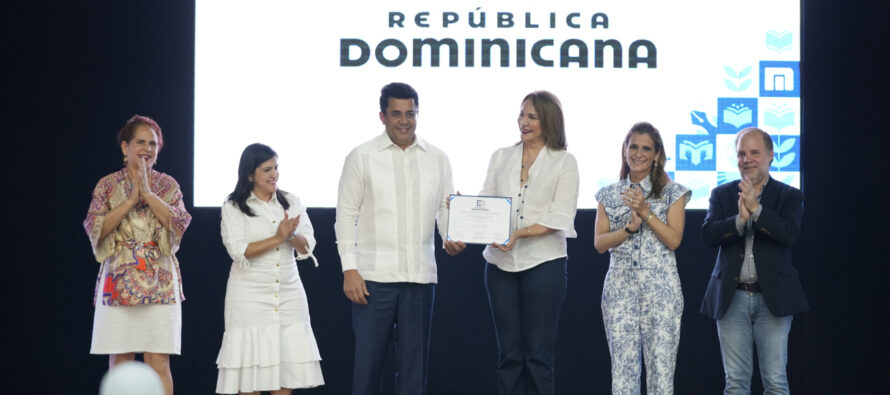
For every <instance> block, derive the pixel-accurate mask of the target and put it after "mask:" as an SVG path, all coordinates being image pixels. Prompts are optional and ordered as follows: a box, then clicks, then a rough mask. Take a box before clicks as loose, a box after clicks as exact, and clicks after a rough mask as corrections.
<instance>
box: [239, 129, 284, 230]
mask: <svg viewBox="0 0 890 395" xmlns="http://www.w3.org/2000/svg"><path fill="white" fill-rule="evenodd" d="M277 157H278V154H276V153H275V151H273V150H272V148H271V147H269V146H268V145H265V144H260V143H254V144H251V145H248V146H247V147H246V148H244V152H241V162H239V163H238V182H237V183H235V190H234V191H232V193H230V194H229V197H228V200H229V201H232V202H235V204H237V205H238V208H240V209H241V211H242V212H243V213H244V214H247V215H248V216H251V217H256V214H254V213H253V210H251V209H250V207H249V206H248V205H247V198H249V197H250V193H251V192H253V182H252V181H250V176H251V175H253V173H254V172H256V169H257V168H258V167H260V165H261V164H263V162H265V161H267V160H269V159H272V158H277ZM275 197H276V198H278V203H281V206H283V207H284V209H285V210H287V209H288V208H290V203H288V202H287V199H285V198H284V191H282V190H281V189H278V190H276V191H275Z"/></svg>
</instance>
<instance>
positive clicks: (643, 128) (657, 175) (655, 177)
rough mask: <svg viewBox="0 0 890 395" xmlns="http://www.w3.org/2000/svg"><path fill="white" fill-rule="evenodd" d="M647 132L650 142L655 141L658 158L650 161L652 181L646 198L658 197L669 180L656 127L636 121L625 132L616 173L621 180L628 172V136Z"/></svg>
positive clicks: (650, 177)
mask: <svg viewBox="0 0 890 395" xmlns="http://www.w3.org/2000/svg"><path fill="white" fill-rule="evenodd" d="M634 133H636V134H648V135H649V137H651V138H652V142H654V143H655V153H656V154H660V155H658V159H656V160H654V161H653V162H652V167H650V168H649V180H650V181H651V182H652V190H651V191H649V196H646V198H660V197H661V191H662V189H664V186H665V185H667V184H668V182H669V181H670V179H671V178H670V177H668V174H667V172H666V171H664V162H665V161H666V159H665V156H664V143H663V142H662V141H661V133H658V129H656V128H655V126H652V124H651V123H649V122H638V123H636V124H634V126H632V127H631V128H630V130H629V131H628V132H627V136H625V137H624V144H622V145H621V172H620V173H619V175H618V177H619V178H618V179H620V180H623V179H624V178H625V177H627V175H628V174H630V166H628V165H627V146H628V145H630V138H631V137H632V136H633V134H634Z"/></svg>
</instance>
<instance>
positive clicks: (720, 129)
mask: <svg viewBox="0 0 890 395" xmlns="http://www.w3.org/2000/svg"><path fill="white" fill-rule="evenodd" d="M750 126H757V98H753V97H718V98H717V133H721V134H735V133H736V132H738V131H739V130H742V129H744V128H747V127H750Z"/></svg>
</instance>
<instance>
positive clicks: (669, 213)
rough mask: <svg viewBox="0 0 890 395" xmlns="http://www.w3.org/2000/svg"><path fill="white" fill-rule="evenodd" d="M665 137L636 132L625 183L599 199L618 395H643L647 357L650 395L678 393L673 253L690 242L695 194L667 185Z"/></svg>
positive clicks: (678, 297) (678, 304) (628, 144)
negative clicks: (686, 237) (688, 209)
mask: <svg viewBox="0 0 890 395" xmlns="http://www.w3.org/2000/svg"><path fill="white" fill-rule="evenodd" d="M664 163H665V152H664V144H663V143H662V141H661V135H660V134H659V133H658V130H657V129H655V127H654V126H652V125H651V124H649V123H646V122H640V123H637V124H636V125H634V126H633V127H632V128H631V129H630V131H629V132H627V136H626V137H625V139H624V145H623V146H622V150H621V172H620V176H619V179H620V180H619V181H618V182H616V183H614V184H611V185H609V186H606V187H604V188H602V189H600V190H599V192H597V193H596V200H597V202H599V203H598V207H597V210H596V229H595V231H594V234H595V239H594V246H595V247H596V249H597V251H599V252H600V253H603V252H605V251H606V250H608V251H609V254H610V255H611V259H610V263H609V272H608V273H607V274H606V282H605V285H604V286H603V298H602V311H603V321H604V323H605V328H606V339H607V340H608V343H609V353H610V354H611V356H612V393H614V394H639V393H640V351H641V350H642V354H643V357H644V359H645V361H646V387H647V393H649V394H672V393H673V392H674V366H675V364H676V360H677V346H678V345H679V343H680V317H681V315H682V314H683V293H682V291H681V290H680V277H679V275H678V274H677V260H676V258H675V257H674V250H676V249H677V247H679V246H680V241H681V239H682V238H683V223H684V221H685V211H684V209H685V206H686V202H687V201H688V200H689V195H690V192H689V190H688V189H687V188H686V187H684V186H682V185H680V184H677V183H675V182H673V181H671V179H670V178H669V177H668V175H667V172H665V170H664Z"/></svg>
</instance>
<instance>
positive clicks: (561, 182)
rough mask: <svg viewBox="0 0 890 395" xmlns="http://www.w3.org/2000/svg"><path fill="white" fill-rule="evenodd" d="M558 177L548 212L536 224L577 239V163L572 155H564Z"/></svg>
mask: <svg viewBox="0 0 890 395" xmlns="http://www.w3.org/2000/svg"><path fill="white" fill-rule="evenodd" d="M558 177H559V179H558V180H557V182H556V190H555V191H554V192H553V202H552V204H551V206H550V212H548V213H547V214H544V216H542V217H541V218H540V219H538V221H537V223H538V224H540V225H543V226H546V227H548V228H550V229H556V230H562V231H565V232H566V237H577V233H576V232H575V213H576V212H577V211H578V184H579V180H578V161H576V160H575V157H574V156H573V155H572V154H570V153H568V152H566V153H565V158H564V159H563V160H562V163H561V165H560V168H559V175H558Z"/></svg>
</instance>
